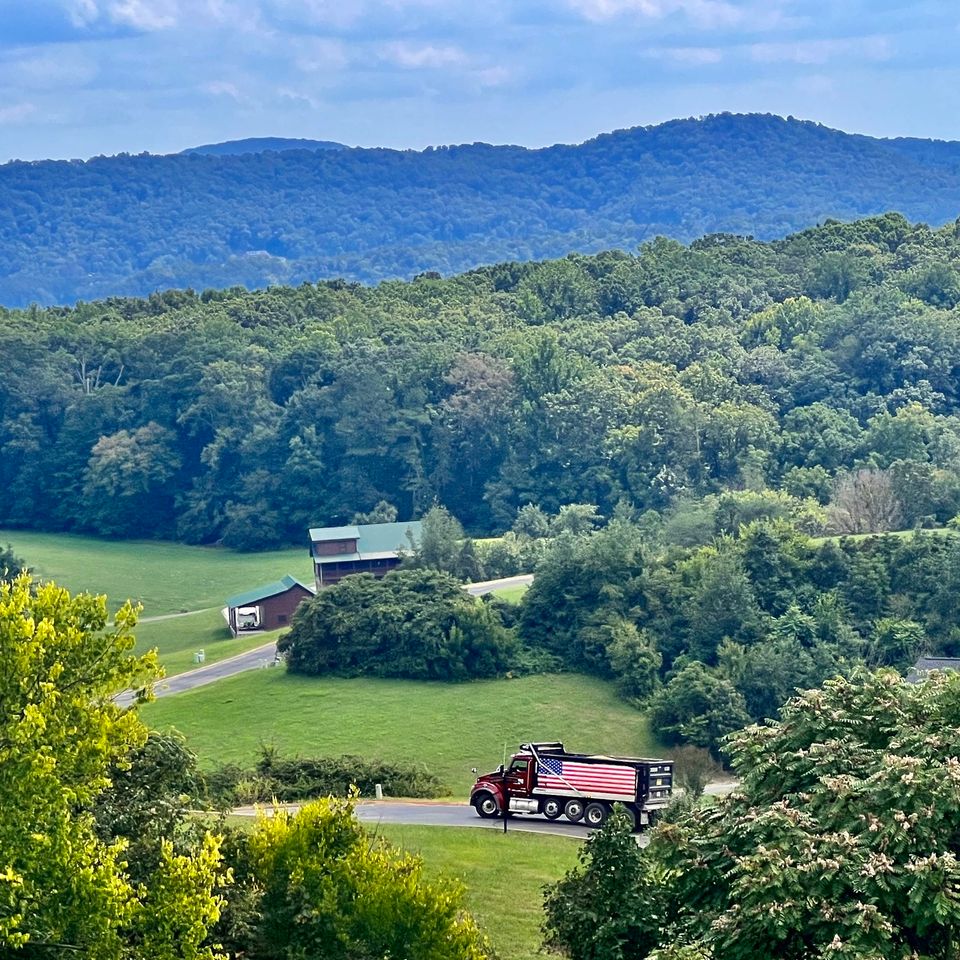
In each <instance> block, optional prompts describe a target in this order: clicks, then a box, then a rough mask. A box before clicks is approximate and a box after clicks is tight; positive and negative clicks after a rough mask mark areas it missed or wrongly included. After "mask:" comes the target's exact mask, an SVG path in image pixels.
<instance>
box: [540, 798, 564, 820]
mask: <svg viewBox="0 0 960 960" xmlns="http://www.w3.org/2000/svg"><path fill="white" fill-rule="evenodd" d="M540 812H541V813H542V814H543V815H544V816H545V817H546V818H547V819H548V820H556V819H557V817H559V816H560V814H561V813H563V804H562V803H561V802H560V801H559V800H557V799H556V798H554V797H551V798H550V799H549V800H544V801H543V803H542V804H541V806H540Z"/></svg>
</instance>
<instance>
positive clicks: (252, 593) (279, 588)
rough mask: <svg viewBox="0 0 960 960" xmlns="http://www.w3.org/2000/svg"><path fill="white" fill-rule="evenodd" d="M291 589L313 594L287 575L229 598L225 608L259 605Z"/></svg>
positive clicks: (310, 589)
mask: <svg viewBox="0 0 960 960" xmlns="http://www.w3.org/2000/svg"><path fill="white" fill-rule="evenodd" d="M293 587H303V589H304V590H307V591H309V592H310V593H313V589H312V588H311V587H308V586H307V585H306V584H305V583H301V582H300V581H299V580H297V579H295V578H294V577H291V576H290V575H289V574H287V576H285V577H281V578H280V579H279V580H275V581H274V582H273V583H267V584H265V585H264V586H262V587H256V588H255V589H253V590H247V592H246V593H238V594H237V595H236V596H234V597H230V598H229V599H228V600H227V606H228V607H247V606H250V605H251V604H254V603H259V602H260V601H261V600H266V599H267V598H268V597H275V596H277V594H280V593H286V592H287V591H288V590H291V589H292V588H293Z"/></svg>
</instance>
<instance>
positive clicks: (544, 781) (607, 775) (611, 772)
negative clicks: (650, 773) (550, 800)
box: [537, 757, 637, 800]
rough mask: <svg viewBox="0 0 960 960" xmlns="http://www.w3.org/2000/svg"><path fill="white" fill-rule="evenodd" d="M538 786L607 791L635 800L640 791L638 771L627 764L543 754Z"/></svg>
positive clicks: (559, 790) (566, 789)
mask: <svg viewBox="0 0 960 960" xmlns="http://www.w3.org/2000/svg"><path fill="white" fill-rule="evenodd" d="M537 789H540V790H543V789H546V790H556V791H558V792H566V793H570V792H571V791H573V792H575V791H581V792H583V793H585V794H587V795H588V796H597V795H607V796H619V797H626V798H628V799H630V800H633V799H634V798H635V797H636V795H637V771H636V769H635V768H634V767H631V766H629V765H628V764H625V763H623V764H620V763H580V762H579V761H577V760H561V759H560V758H559V757H541V758H540V759H539V760H538V762H537Z"/></svg>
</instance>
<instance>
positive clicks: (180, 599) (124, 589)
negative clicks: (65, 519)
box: [0, 530, 313, 617]
mask: <svg viewBox="0 0 960 960" xmlns="http://www.w3.org/2000/svg"><path fill="white" fill-rule="evenodd" d="M0 543H3V544H7V543H11V544H12V545H13V552H14V553H15V554H16V555H17V556H18V557H22V558H23V559H24V560H25V561H26V562H27V564H28V565H29V566H30V567H32V568H33V570H34V573H35V575H36V576H38V577H42V578H43V579H45V580H55V581H56V582H57V583H58V584H60V586H62V587H66V588H67V589H68V590H70V591H71V592H73V593H79V592H81V591H88V592H91V593H105V594H106V595H107V598H108V600H109V603H110V607H111V609H112V608H115V607H117V606H119V605H120V604H121V603H123V601H124V600H127V599H130V600H135V601H139V602H140V603H142V604H143V616H144V617H155V616H160V615H163V614H167V613H181V612H183V611H186V610H205V609H207V608H208V607H217V608H219V607H222V606H223V603H224V601H225V600H226V599H227V597H229V596H231V595H232V594H235V593H241V592H242V591H244V590H249V589H251V588H253V587H257V586H260V585H261V584H264V583H270V582H271V581H273V580H278V579H279V578H280V577H282V576H283V575H284V574H285V573H289V574H290V575H291V576H293V577H296V578H298V579H299V580H302V581H303V582H304V583H312V582H313V570H312V568H311V564H310V557H309V555H308V554H307V547H306V545H304V546H303V547H302V548H299V549H292V550H274V551H270V552H267V553H235V552H233V551H231V550H224V549H222V548H220V547H190V546H186V545H184V544H178V543H165V542H159V541H155V540H142V541H129V540H125V541H114V540H97V539H95V538H93V537H78V536H73V535H70V534H62V533H33V532H30V531H24V530H0Z"/></svg>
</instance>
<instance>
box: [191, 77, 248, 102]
mask: <svg viewBox="0 0 960 960" xmlns="http://www.w3.org/2000/svg"><path fill="white" fill-rule="evenodd" d="M201 89H202V90H203V91H204V92H205V93H209V94H211V95H212V96H214V97H221V96H222V97H230V99H231V100H236V101H237V103H241V102H242V100H243V97H241V95H240V88H239V87H238V86H237V85H236V84H235V83H230V82H229V81H228V80H211V81H210V83H205V84H204V85H203V86H202V87H201Z"/></svg>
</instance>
